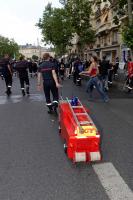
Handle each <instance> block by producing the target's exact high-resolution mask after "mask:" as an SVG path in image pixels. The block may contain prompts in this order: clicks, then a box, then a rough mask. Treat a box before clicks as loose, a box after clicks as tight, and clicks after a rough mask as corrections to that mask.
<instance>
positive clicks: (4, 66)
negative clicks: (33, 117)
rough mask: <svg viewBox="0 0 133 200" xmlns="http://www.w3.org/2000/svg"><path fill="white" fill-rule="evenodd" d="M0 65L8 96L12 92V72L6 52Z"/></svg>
mask: <svg viewBox="0 0 133 200" xmlns="http://www.w3.org/2000/svg"><path fill="white" fill-rule="evenodd" d="M0 66H1V71H2V75H3V77H4V79H5V83H6V88H7V90H6V94H7V95H8V96H9V95H10V94H11V93H12V92H11V87H12V73H13V72H12V68H11V64H10V59H9V55H8V54H5V56H4V58H3V59H1V61H0Z"/></svg>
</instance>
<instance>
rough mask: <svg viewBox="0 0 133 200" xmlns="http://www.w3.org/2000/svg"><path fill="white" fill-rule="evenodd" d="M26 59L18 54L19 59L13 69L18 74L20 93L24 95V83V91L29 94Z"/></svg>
mask: <svg viewBox="0 0 133 200" xmlns="http://www.w3.org/2000/svg"><path fill="white" fill-rule="evenodd" d="M28 66H29V65H28V61H26V60H24V56H20V58H19V61H18V62H17V63H16V65H15V69H16V71H17V72H18V74H19V80H20V85H21V91H22V95H23V96H25V84H26V93H27V95H29V85H30V84H29V77H28Z"/></svg>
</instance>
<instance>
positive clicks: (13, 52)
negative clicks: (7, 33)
mask: <svg viewBox="0 0 133 200" xmlns="http://www.w3.org/2000/svg"><path fill="white" fill-rule="evenodd" d="M4 54H9V55H10V56H11V57H12V58H14V56H17V55H18V54H19V46H18V44H17V43H16V42H15V41H14V40H13V39H12V40H10V39H8V38H6V37H3V36H0V57H3V56H4Z"/></svg>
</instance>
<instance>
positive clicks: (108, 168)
mask: <svg viewBox="0 0 133 200" xmlns="http://www.w3.org/2000/svg"><path fill="white" fill-rule="evenodd" d="M93 169H94V171H95V173H96V174H97V175H98V178H99V180H100V182H101V184H102V186H103V187H104V189H105V191H106V193H107V195H108V197H109V198H110V200H133V192H132V190H131V189H130V188H129V187H128V185H127V184H126V183H125V182H124V180H123V179H122V177H121V176H120V174H119V173H118V171H117V170H116V169H115V167H114V166H113V164H112V163H102V164H96V165H93Z"/></svg>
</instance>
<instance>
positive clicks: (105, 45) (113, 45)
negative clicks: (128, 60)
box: [87, 2, 122, 62]
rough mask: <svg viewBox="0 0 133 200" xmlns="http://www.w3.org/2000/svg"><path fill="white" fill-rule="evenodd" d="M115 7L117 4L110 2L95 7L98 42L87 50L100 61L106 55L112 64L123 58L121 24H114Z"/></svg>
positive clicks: (93, 23) (95, 26)
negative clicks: (117, 58)
mask: <svg viewBox="0 0 133 200" xmlns="http://www.w3.org/2000/svg"><path fill="white" fill-rule="evenodd" d="M114 7H115V4H110V3H109V2H106V3H105V2H103V3H100V4H94V5H93V11H94V16H93V17H92V26H93V28H94V30H95V31H96V42H95V43H94V44H91V45H88V48H87V53H89V54H91V53H92V54H96V55H97V56H98V57H99V58H100V59H102V57H103V56H105V55H106V56H107V59H108V60H110V61H111V62H115V60H116V57H119V58H120V57H121V44H122V38H121V33H120V24H119V25H115V24H114V22H113V17H114V16H115V14H116V13H115V9H114Z"/></svg>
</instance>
